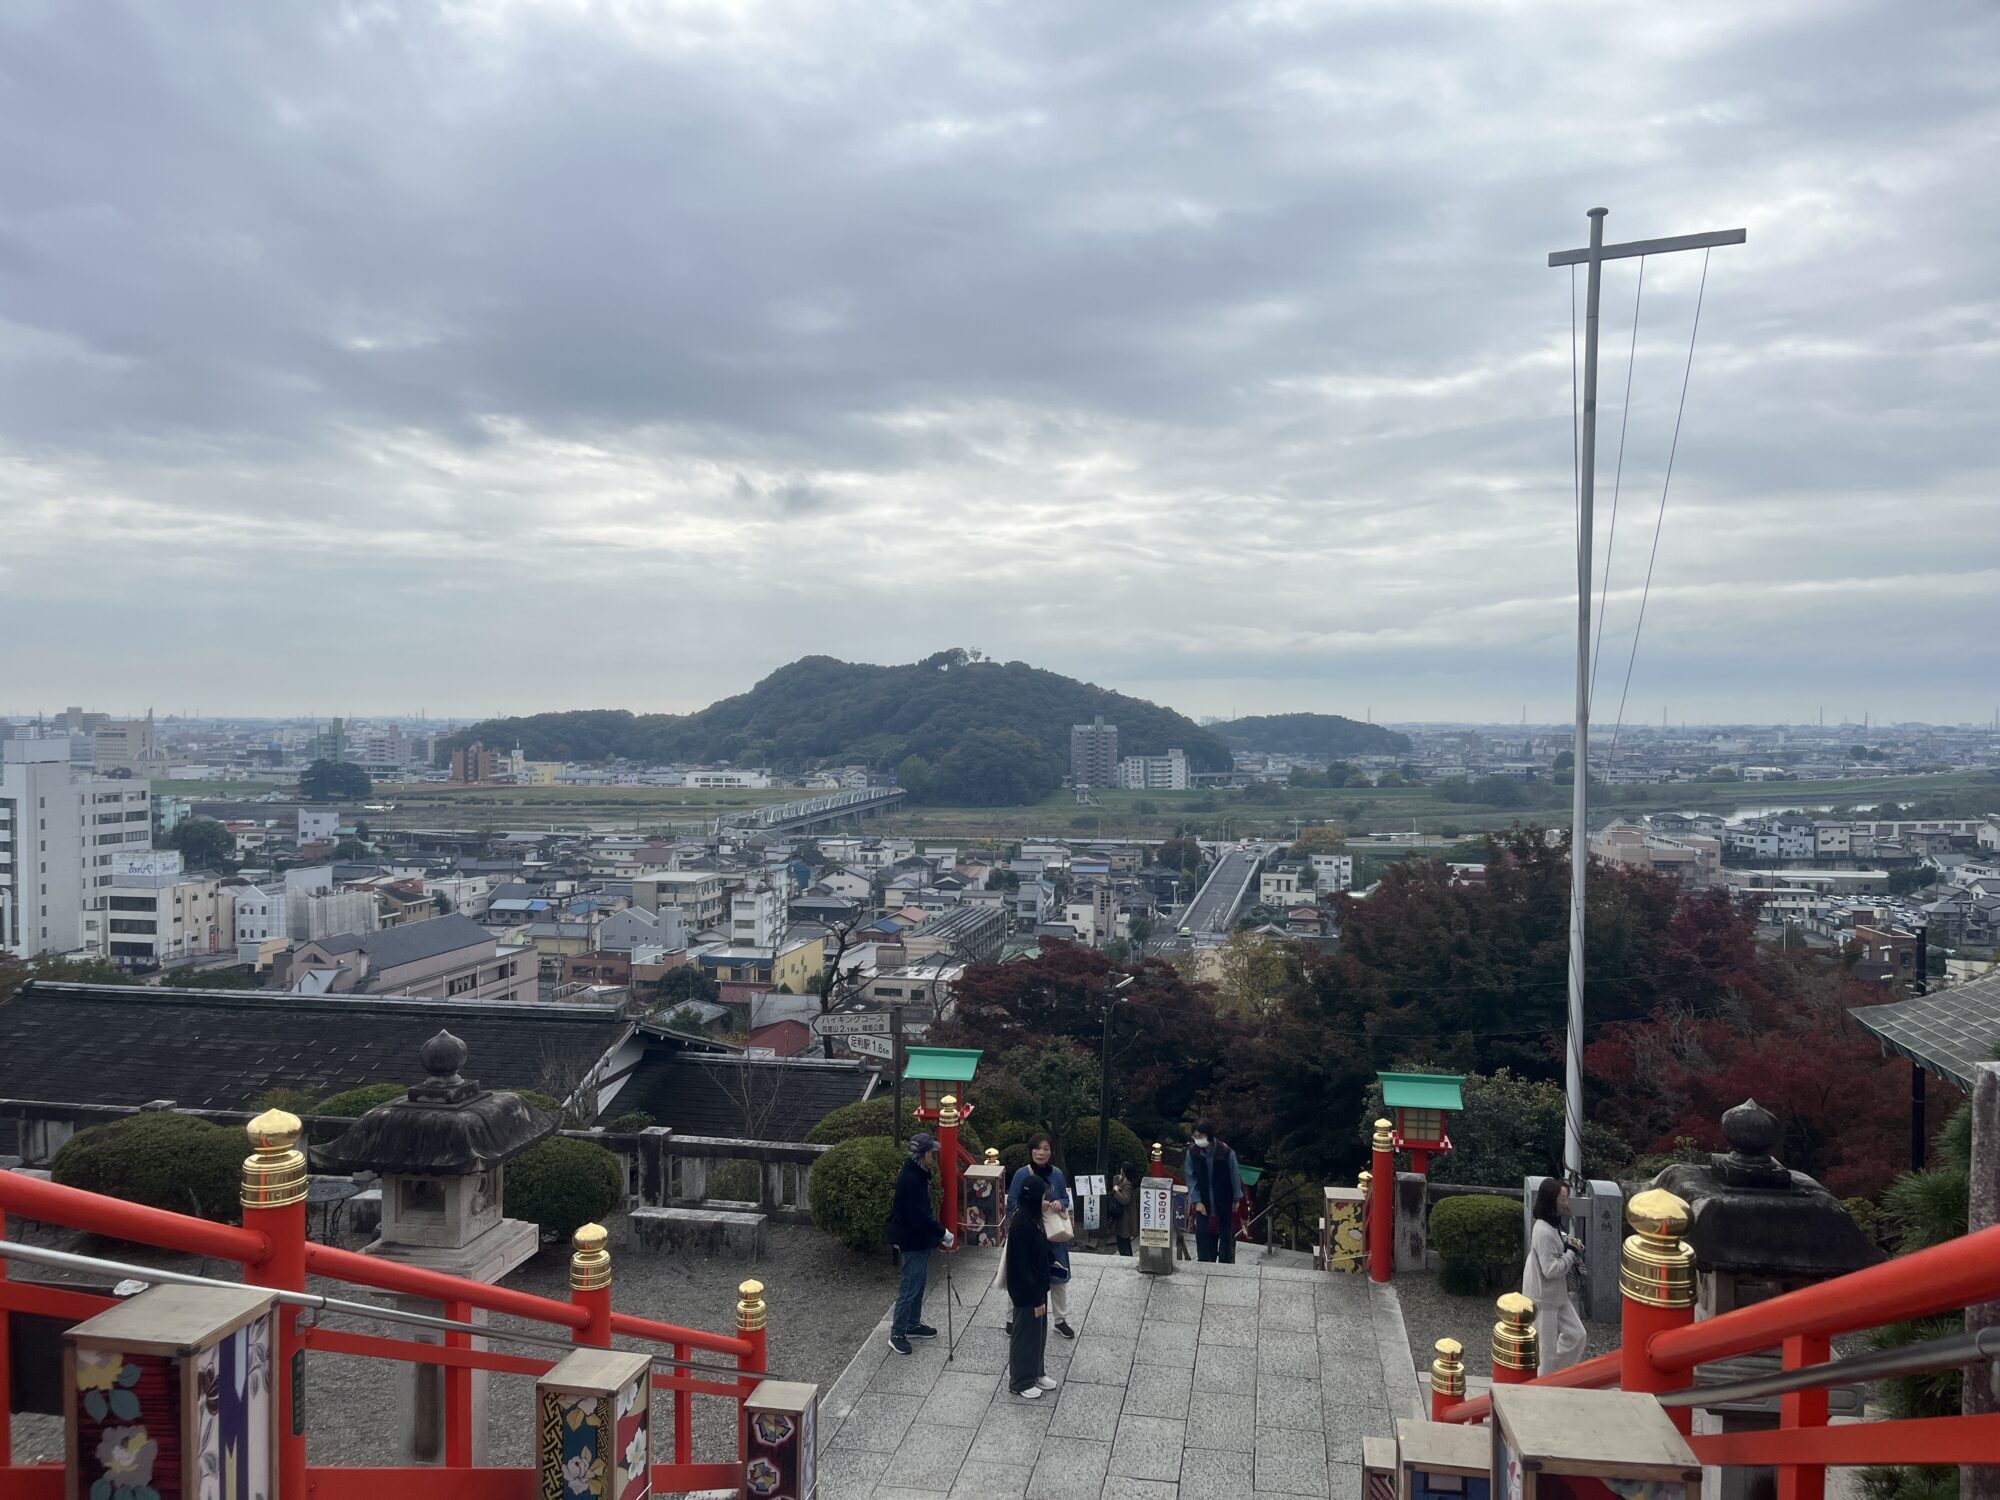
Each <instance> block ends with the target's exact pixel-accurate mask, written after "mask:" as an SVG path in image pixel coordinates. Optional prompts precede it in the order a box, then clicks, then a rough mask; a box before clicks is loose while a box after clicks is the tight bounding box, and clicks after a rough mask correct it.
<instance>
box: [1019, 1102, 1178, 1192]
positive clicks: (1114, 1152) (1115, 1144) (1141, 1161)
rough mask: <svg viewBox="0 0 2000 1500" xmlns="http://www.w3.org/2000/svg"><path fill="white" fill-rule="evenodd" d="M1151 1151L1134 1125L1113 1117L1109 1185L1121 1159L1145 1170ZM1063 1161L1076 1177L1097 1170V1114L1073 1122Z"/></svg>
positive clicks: (1065, 1139)
mask: <svg viewBox="0 0 2000 1500" xmlns="http://www.w3.org/2000/svg"><path fill="white" fill-rule="evenodd" d="M1149 1155H1151V1152H1149V1151H1148V1150H1147V1149H1146V1147H1144V1146H1143V1145H1141V1144H1140V1143H1139V1137H1138V1136H1137V1135H1135V1134H1134V1133H1133V1131H1132V1129H1131V1127H1130V1126H1128V1125H1125V1124H1122V1123H1121V1122H1119V1121H1117V1120H1113V1121H1112V1122H1111V1160H1110V1161H1109V1162H1108V1163H1107V1164H1106V1166H1105V1168H1104V1176H1105V1178H1106V1183H1107V1185H1109V1179H1111V1178H1113V1177H1115V1176H1117V1175H1118V1163H1120V1162H1121V1161H1129V1162H1134V1163H1137V1165H1138V1168H1139V1171H1140V1172H1141V1174H1143V1173H1144V1172H1145V1170H1146V1158H1147V1157H1148V1156H1149ZM1024 1159H1025V1157H1024ZM1063 1161H1064V1162H1065V1163H1066V1166H1065V1171H1066V1173H1067V1175H1068V1176H1069V1178H1070V1179H1071V1180H1072V1181H1074V1180H1075V1179H1076V1178H1077V1177H1078V1176H1079V1175H1081V1174H1082V1173H1085V1172H1095V1171H1096V1170H1097V1116H1096V1115H1085V1116H1084V1117H1083V1118H1082V1119H1080V1120H1078V1121H1076V1123H1074V1124H1073V1125H1071V1126H1070V1128H1069V1133H1068V1134H1066V1135H1065V1136H1064V1137H1063Z"/></svg>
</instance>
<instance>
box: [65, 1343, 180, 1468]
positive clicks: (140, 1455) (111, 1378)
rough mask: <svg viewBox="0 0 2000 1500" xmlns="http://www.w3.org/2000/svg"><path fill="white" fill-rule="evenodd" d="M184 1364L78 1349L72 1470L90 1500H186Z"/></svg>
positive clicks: (135, 1355) (158, 1358)
mask: <svg viewBox="0 0 2000 1500" xmlns="http://www.w3.org/2000/svg"><path fill="white" fill-rule="evenodd" d="M180 1387H181V1372H180V1365H179V1364H178V1363H177V1362H175V1361H174V1360H171V1359H163V1358H161V1357H160V1356H159V1355H155V1354H125V1353H122V1352H120V1351H118V1350H106V1349H78V1350H77V1351H76V1428H75V1431H74V1433H73V1434H72V1436H71V1439H70V1441H71V1449H70V1465H71V1467H72V1469H73V1470H74V1471H75V1473H76V1476H77V1492H78V1494H80V1495H82V1496H84V1497H86V1500H184V1495H183V1491H182V1488H181V1445H180V1420H179V1419H180V1410H181V1389H180Z"/></svg>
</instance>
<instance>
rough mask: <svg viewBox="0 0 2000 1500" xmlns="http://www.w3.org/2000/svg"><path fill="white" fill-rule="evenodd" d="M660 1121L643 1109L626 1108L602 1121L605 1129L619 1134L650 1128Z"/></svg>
mask: <svg viewBox="0 0 2000 1500" xmlns="http://www.w3.org/2000/svg"><path fill="white" fill-rule="evenodd" d="M659 1123H660V1122H659V1121H658V1120H656V1119H654V1118H653V1117H652V1116H651V1115H649V1114H648V1113H646V1111H645V1110H643V1109H628V1110H626V1111H625V1113H624V1114H622V1115H613V1116H612V1117H611V1118H610V1119H608V1120H606V1121H605V1122H604V1128H605V1129H606V1130H615V1131H617V1132H618V1133H619V1134H620V1135H633V1134H636V1133H637V1132H639V1131H641V1130H651V1129H652V1128H653V1127H654V1126H655V1125H657V1124H659Z"/></svg>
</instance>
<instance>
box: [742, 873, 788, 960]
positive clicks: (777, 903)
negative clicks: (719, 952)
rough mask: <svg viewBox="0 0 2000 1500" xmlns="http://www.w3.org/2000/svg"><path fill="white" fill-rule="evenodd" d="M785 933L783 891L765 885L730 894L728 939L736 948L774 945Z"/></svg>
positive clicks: (773, 946)
mask: <svg viewBox="0 0 2000 1500" xmlns="http://www.w3.org/2000/svg"><path fill="white" fill-rule="evenodd" d="M784 932H785V894H784V892H783V891H782V890H775V889H773V888H772V887H770V886H768V885H762V886H759V887H757V888H756V889H755V890H747V891H732V892H730V894H729V941H730V942H731V943H732V944H734V945H736V946H737V947H743V946H746V945H747V946H749V947H752V948H775V947H777V946H778V939H779V938H780V937H782V936H784Z"/></svg>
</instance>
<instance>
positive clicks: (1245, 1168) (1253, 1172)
mask: <svg viewBox="0 0 2000 1500" xmlns="http://www.w3.org/2000/svg"><path fill="white" fill-rule="evenodd" d="M1236 1175H1237V1176H1238V1177H1241V1178H1242V1179H1243V1185H1244V1186H1245V1187H1247V1188H1248V1187H1255V1186H1256V1185H1257V1183H1258V1180H1259V1179H1260V1178H1262V1177H1263V1175H1264V1169H1263V1168H1262V1167H1253V1166H1251V1165H1250V1164H1249V1163H1248V1162H1242V1161H1239V1162H1238V1163H1237V1164H1236Z"/></svg>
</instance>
